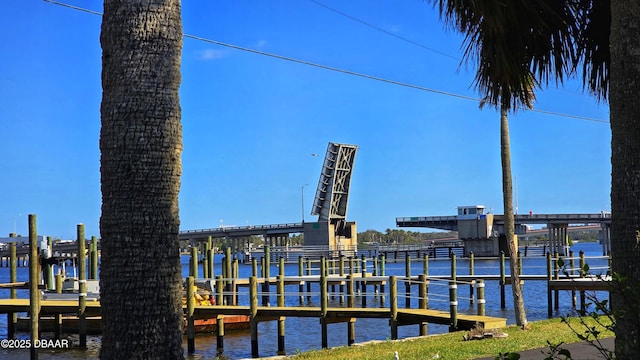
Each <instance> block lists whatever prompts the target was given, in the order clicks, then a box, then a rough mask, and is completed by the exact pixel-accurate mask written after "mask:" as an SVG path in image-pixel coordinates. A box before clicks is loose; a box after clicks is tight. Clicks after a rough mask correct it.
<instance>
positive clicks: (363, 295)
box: [360, 255, 367, 308]
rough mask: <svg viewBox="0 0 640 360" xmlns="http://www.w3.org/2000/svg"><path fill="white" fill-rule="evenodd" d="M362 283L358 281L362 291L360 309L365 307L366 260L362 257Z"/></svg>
mask: <svg viewBox="0 0 640 360" xmlns="http://www.w3.org/2000/svg"><path fill="white" fill-rule="evenodd" d="M361 260H362V274H361V276H362V281H360V287H361V289H362V307H365V308H366V307H367V280H366V279H367V258H365V257H364V255H362V258H361Z"/></svg>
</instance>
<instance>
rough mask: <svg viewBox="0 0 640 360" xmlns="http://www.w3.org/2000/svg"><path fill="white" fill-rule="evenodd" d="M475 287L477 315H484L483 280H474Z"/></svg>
mask: <svg viewBox="0 0 640 360" xmlns="http://www.w3.org/2000/svg"><path fill="white" fill-rule="evenodd" d="M476 287H477V288H478V315H480V316H484V314H485V309H484V308H485V302H486V300H485V299H484V280H482V279H479V280H477V281H476Z"/></svg>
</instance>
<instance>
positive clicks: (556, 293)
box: [553, 251, 560, 310]
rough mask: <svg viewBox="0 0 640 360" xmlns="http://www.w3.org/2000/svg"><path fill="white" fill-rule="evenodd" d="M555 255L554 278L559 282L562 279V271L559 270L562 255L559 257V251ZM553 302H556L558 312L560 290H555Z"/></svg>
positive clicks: (555, 307)
mask: <svg viewBox="0 0 640 360" xmlns="http://www.w3.org/2000/svg"><path fill="white" fill-rule="evenodd" d="M553 255H554V259H553V278H554V279H556V280H558V279H559V278H560V270H559V269H558V259H559V258H560V255H558V252H557V251H556V252H555V253H554V254H553ZM553 300H554V301H555V304H554V306H553V307H554V309H556V310H558V309H559V308H560V290H554V292H553Z"/></svg>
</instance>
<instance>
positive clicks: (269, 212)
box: [0, 0, 611, 238]
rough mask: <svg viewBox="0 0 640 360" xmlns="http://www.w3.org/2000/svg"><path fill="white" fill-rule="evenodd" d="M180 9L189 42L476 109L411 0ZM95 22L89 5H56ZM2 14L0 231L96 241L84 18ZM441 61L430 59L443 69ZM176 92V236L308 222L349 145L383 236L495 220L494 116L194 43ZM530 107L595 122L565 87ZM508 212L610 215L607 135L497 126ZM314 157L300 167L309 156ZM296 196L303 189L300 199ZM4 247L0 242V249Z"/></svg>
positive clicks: (428, 19)
mask: <svg viewBox="0 0 640 360" xmlns="http://www.w3.org/2000/svg"><path fill="white" fill-rule="evenodd" d="M319 2H320V3H322V4H324V5H326V6H329V7H331V8H333V9H336V10H339V11H341V12H343V13H345V14H348V15H349V16H351V17H354V18H357V19H360V20H363V21H365V22H367V23H369V24H372V25H374V26H376V27H378V28H380V29H383V30H385V31H387V32H390V33H392V34H395V35H397V36H400V37H402V38H405V39H408V40H411V41H412V42H415V43H418V44H420V45H421V46H417V45H415V44H412V43H410V42H407V41H404V40H402V39H398V38H397V37H394V36H391V35H389V34H387V33H385V32H382V31H379V30H376V29H374V28H372V27H369V26H366V25H364V24H362V23H361V22H358V21H356V20H354V19H352V18H349V17H346V16H344V15H341V14H338V13H336V12H334V11H330V10H328V9H327V8H325V7H322V6H320V5H318V4H317V3H316V2H314V1H309V0H300V1H285V0H282V1H246V0H233V1H231V0H226V1H222V0H221V1H205V0H188V1H183V25H184V32H185V33H186V34H190V35H195V36H200V37H203V38H208V39H212V40H216V41H221V42H225V43H230V44H234V45H237V46H241V47H246V48H251V49H255V50H259V51H263V52H268V53H273V54H278V55H282V56H287V57H291V58H296V59H300V60H305V61H309V62H313V63H318V64H322V65H326V66H331V67H336V68H341V69H345V70H349V71H353V72H357V73H363V74H367V75H372V76H375V77H380V78H385V79H389V80H394V81H398V82H403V83H409V84H412V85H416V86H419V87H423V88H429V89H435V90H439V91H444V92H449V93H455V94H460V95H464V96H470V97H477V96H478V95H477V94H476V93H475V92H474V89H473V88H472V87H471V84H472V80H473V75H474V71H475V69H474V68H473V66H472V65H462V66H460V60H459V59H460V57H461V50H460V46H461V37H460V36H459V35H456V34H454V33H452V32H451V31H448V30H446V29H445V28H444V27H443V25H442V23H441V22H440V20H439V18H438V16H437V15H436V14H435V12H434V10H433V8H432V7H431V5H429V4H428V3H426V2H424V1H421V0H401V1H397V0H395V1H394V0H357V1H349V2H345V1H338V0H322V1H319ZM69 3H70V4H73V5H76V6H81V7H85V8H89V9H92V10H95V11H102V1H79V0H74V1H72V0H69ZM2 5H3V6H2V8H3V10H2V12H0V39H1V40H0V41H1V42H2V44H3V45H2V47H1V48H0V81H1V83H2V86H1V87H0V129H1V130H0V154H1V156H0V169H2V170H1V171H2V172H1V174H2V175H0V234H8V233H10V232H12V231H13V226H14V220H15V223H16V230H17V232H18V233H19V234H27V214H30V213H34V214H37V216H38V232H39V233H40V234H45V235H53V236H57V237H63V238H73V237H75V228H76V224H77V223H84V224H85V225H86V233H87V235H88V236H90V235H97V236H99V225H98V222H99V218H100V206H101V194H100V164H99V159H100V153H99V148H98V137H99V130H100V112H99V110H100V100H101V85H100V72H101V48H100V43H99V34H100V21H101V18H100V17H99V16H96V15H90V14H87V13H83V12H79V11H76V10H71V9H69V8H65V7H61V6H58V5H53V4H51V3H47V2H44V1H41V0H5V1H3V3H2ZM443 54H445V55H443ZM182 55H183V58H182V75H183V77H182V85H181V90H180V95H181V104H182V111H183V112H182V122H183V131H184V133H183V135H184V153H183V159H182V160H183V175H182V187H181V191H180V217H181V224H182V225H181V228H182V229H183V230H188V229H189V230H191V229H200V228H210V227H218V226H220V225H221V224H222V225H225V226H227V225H239V226H241V225H257V224H272V223H288V222H298V221H300V220H301V216H302V209H301V205H302V201H301V195H302V193H303V192H304V205H305V209H304V213H305V220H307V221H311V220H313V219H314V218H315V217H314V216H311V215H310V214H309V213H310V209H311V204H312V202H313V196H314V194H315V188H316V184H317V181H318V178H319V175H320V169H321V165H322V157H323V156H324V153H325V150H326V146H327V143H328V142H330V141H331V142H338V143H348V144H356V145H358V146H359V150H358V154H357V158H356V164H355V169H354V173H353V178H352V184H351V185H352V186H351V196H350V200H349V210H348V218H349V219H350V220H355V221H357V222H358V230H359V231H363V230H366V229H377V230H380V231H384V230H385V229H387V228H394V227H395V217H398V216H425V215H452V214H454V213H455V208H456V206H458V205H470V204H482V205H485V206H487V207H488V208H490V209H492V210H493V211H494V212H496V213H502V192H501V178H500V171H501V170H500V144H499V114H498V112H496V111H495V110H493V109H491V108H485V109H483V110H480V109H479V108H478V103H477V101H470V100H464V99H460V98H457V97H453V96H447V95H442V94H437V93H434V92H429V91H424V90H417V89H412V88H407V87H402V86H398V85H393V84H389V83H385V82H381V81H375V80H371V79H365V78H361V77H356V76H353V75H347V74H343V73H339V72H334V71H329V70H325V69H320V68H316V67H312V66H308V65H302V64H298V63H293V62H288V61H284V60H280V59H276V58H272V57H268V56H264V55H258V54H254V53H250V52H246V51H242V50H237V49H232V48H229V47H224V46H219V45H215V44H212V43H208V42H204V41H198V40H194V39H191V38H186V39H185V40H184V48H183V54H182ZM537 97H538V101H537V102H536V104H535V107H536V109H540V110H545V111H551V112H557V113H564V114H570V115H574V116H580V117H587V118H594V119H599V120H605V121H607V120H608V118H609V109H608V106H606V105H605V104H600V105H599V104H597V103H596V101H595V100H594V99H593V98H592V97H590V96H589V95H585V94H583V93H582V90H581V86H580V83H579V82H578V81H570V82H567V83H565V85H564V86H563V87H560V88H556V87H555V85H551V87H550V89H546V90H544V91H539V92H538V93H537ZM510 129H511V145H512V166H513V175H514V176H515V178H516V179H517V195H518V196H517V198H518V208H519V212H521V213H523V212H528V211H529V210H532V211H533V212H535V213H581V212H587V213H596V212H599V211H601V210H609V209H610V205H609V204H610V200H609V193H610V174H611V165H610V154H611V151H610V140H611V132H610V129H609V125H608V124H607V123H602V122H597V121H588V120H581V119H574V118H567V117H561V116H555V115H548V114H543V113H539V112H530V111H519V112H518V113H517V114H512V115H511V117H510ZM313 153H316V154H320V156H318V157H314V156H312V155H311V154H313ZM305 184H309V185H308V186H305V187H304V188H303V185H305ZM2 236H6V235H2Z"/></svg>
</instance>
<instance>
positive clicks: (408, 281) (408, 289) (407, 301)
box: [404, 251, 411, 309]
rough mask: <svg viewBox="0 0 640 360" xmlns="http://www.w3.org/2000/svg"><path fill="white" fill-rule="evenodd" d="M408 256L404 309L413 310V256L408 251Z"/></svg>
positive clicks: (405, 263)
mask: <svg viewBox="0 0 640 360" xmlns="http://www.w3.org/2000/svg"><path fill="white" fill-rule="evenodd" d="M406 255H407V256H405V258H404V276H405V281H404V292H405V297H404V307H405V308H407V309H409V308H411V255H409V252H408V251H407V253H406Z"/></svg>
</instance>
